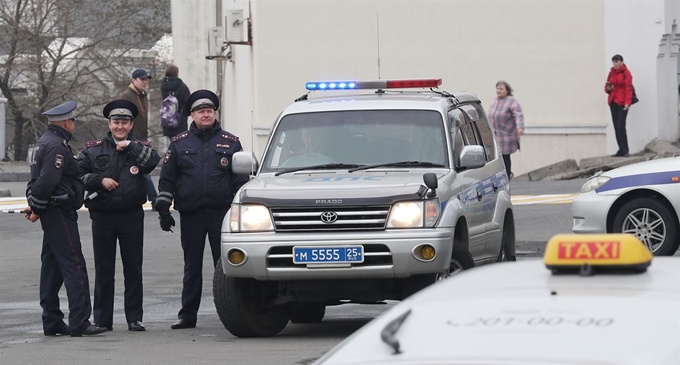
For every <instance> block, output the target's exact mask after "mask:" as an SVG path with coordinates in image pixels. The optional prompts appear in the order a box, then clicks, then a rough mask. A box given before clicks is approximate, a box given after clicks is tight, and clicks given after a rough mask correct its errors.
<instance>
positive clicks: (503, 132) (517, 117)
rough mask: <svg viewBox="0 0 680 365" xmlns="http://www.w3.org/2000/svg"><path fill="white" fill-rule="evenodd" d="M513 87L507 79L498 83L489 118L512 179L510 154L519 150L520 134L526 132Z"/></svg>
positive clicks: (506, 169)
mask: <svg viewBox="0 0 680 365" xmlns="http://www.w3.org/2000/svg"><path fill="white" fill-rule="evenodd" d="M512 91H513V90H512V88H511V87H510V84H508V83H507V82H505V81H498V82H497V83H496V98H495V99H494V100H493V102H492V103H491V106H490V107H489V119H490V120H491V126H492V127H493V129H494V133H495V134H496V140H497V141H498V148H499V149H500V151H501V154H502V155H503V162H504V163H505V171H506V172H507V174H508V179H512V177H513V176H514V174H513V173H512V163H511V162H510V154H512V153H515V152H516V151H517V150H519V136H521V135H523V134H524V114H523V113H522V106H521V105H519V102H518V101H517V99H515V97H514V96H512Z"/></svg>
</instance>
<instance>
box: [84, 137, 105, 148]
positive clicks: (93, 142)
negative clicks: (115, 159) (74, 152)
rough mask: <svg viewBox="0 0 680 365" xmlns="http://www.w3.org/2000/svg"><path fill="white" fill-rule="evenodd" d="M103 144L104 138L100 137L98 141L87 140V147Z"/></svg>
mask: <svg viewBox="0 0 680 365" xmlns="http://www.w3.org/2000/svg"><path fill="white" fill-rule="evenodd" d="M101 144H102V140H101V139H98V140H96V141H89V142H85V148H90V147H96V146H99V145H101Z"/></svg>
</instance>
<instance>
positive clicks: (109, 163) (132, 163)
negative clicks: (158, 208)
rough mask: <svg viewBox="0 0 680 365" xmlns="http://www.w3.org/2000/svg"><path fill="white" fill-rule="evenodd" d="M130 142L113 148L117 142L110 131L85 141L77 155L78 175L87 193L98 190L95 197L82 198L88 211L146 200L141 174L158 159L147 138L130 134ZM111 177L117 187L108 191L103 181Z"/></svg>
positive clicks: (132, 204)
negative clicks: (141, 139) (144, 139)
mask: <svg viewBox="0 0 680 365" xmlns="http://www.w3.org/2000/svg"><path fill="white" fill-rule="evenodd" d="M128 139H129V140H130V141H131V142H130V145H128V147H127V148H126V149H125V150H124V151H117V150H116V142H115V141H114V139H113V137H112V136H111V132H109V133H108V134H107V135H106V137H104V138H102V139H100V140H96V141H90V142H87V143H85V149H84V150H83V151H82V152H81V153H80V156H79V157H78V168H79V169H80V176H81V178H82V180H83V182H84V183H85V188H87V191H88V194H91V193H94V192H97V193H98V194H97V196H96V197H95V198H94V199H88V200H86V201H85V206H86V207H87V208H88V209H91V210H125V209H131V208H135V207H139V206H141V205H142V204H144V203H145V202H146V189H145V178H144V174H148V173H150V172H151V171H153V169H155V168H156V166H157V165H158V162H159V161H160V156H159V155H158V151H156V149H154V148H153V147H152V146H151V144H150V143H149V142H147V141H140V140H137V139H135V138H134V136H132V134H130V136H129V138H128ZM105 177H108V178H112V179H113V180H115V181H117V182H118V187H117V188H115V189H113V190H111V191H108V190H106V189H104V188H103V187H102V180H103V179H104V178H105Z"/></svg>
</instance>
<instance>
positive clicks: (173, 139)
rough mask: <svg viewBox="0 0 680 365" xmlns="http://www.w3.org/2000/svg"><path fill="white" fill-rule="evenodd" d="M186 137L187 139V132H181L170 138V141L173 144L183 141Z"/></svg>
mask: <svg viewBox="0 0 680 365" xmlns="http://www.w3.org/2000/svg"><path fill="white" fill-rule="evenodd" d="M187 137H189V131H186V132H182V133H180V134H178V135H176V136H174V137H172V138H170V140H171V141H173V142H177V141H180V140H183V139H184V138H187Z"/></svg>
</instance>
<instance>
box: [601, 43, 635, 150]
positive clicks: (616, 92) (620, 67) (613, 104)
mask: <svg viewBox="0 0 680 365" xmlns="http://www.w3.org/2000/svg"><path fill="white" fill-rule="evenodd" d="M612 63H613V64H614V66H613V67H612V69H611V71H609V76H607V83H606V84H605V85H604V92H606V93H607V94H609V97H608V98H607V103H608V104H609V110H611V112H612V121H613V122H614V132H615V134H616V143H618V145H619V151H618V152H616V154H614V155H613V156H617V157H627V156H628V152H629V151H628V137H627V136H626V117H627V116H628V108H630V105H631V104H632V100H633V75H631V74H630V71H628V67H626V65H625V64H624V63H623V57H621V55H618V54H617V55H614V57H612Z"/></svg>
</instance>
